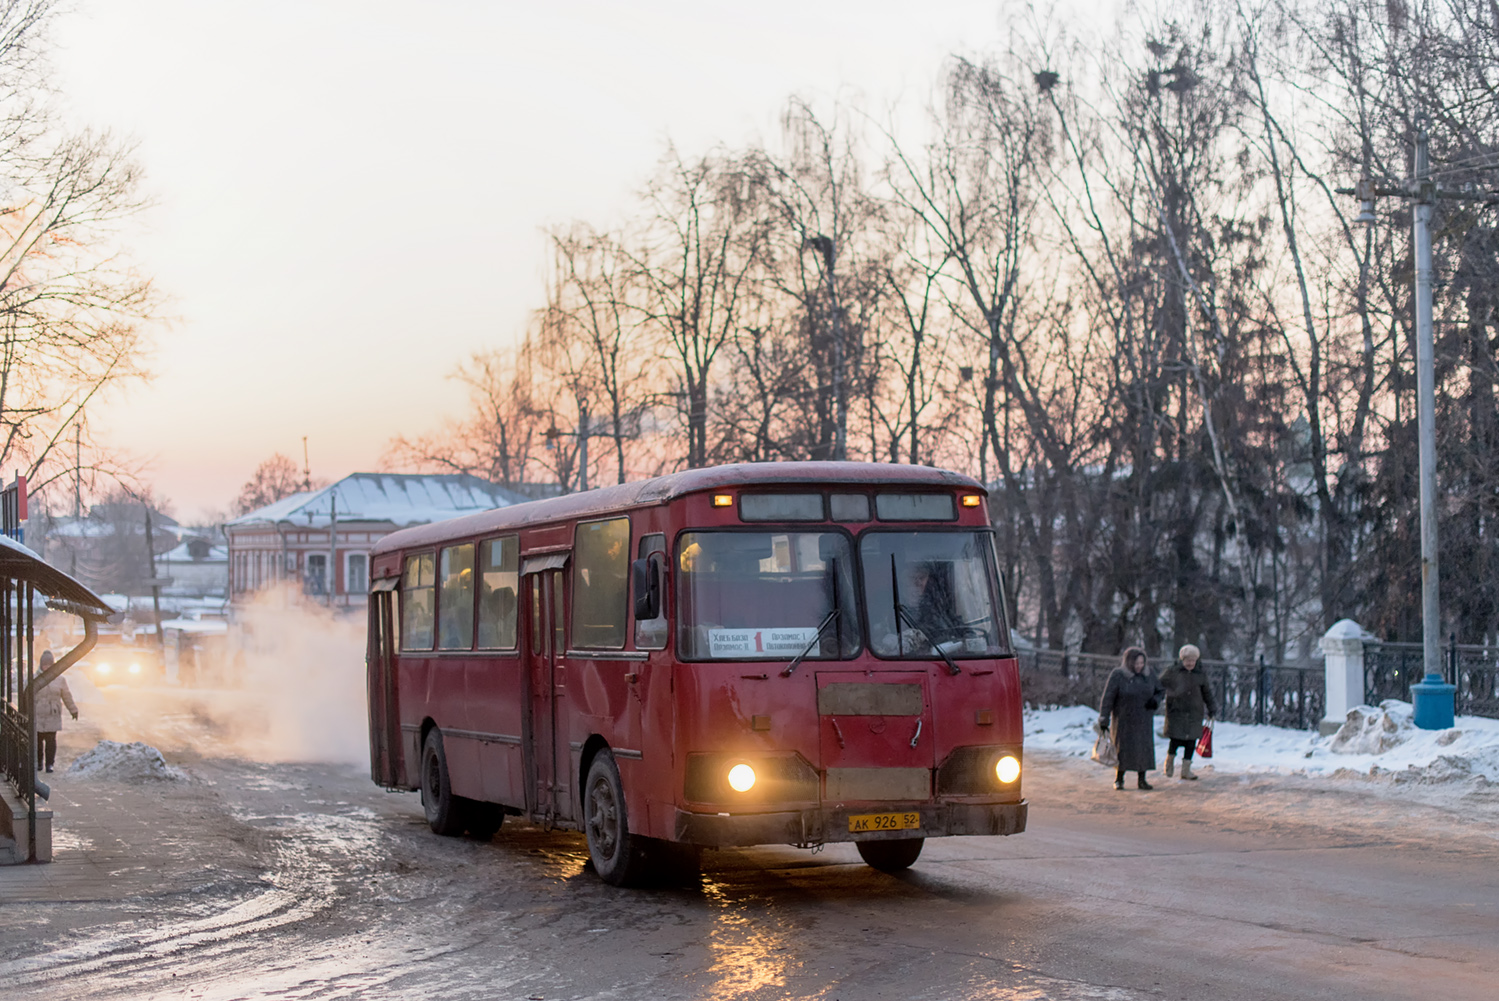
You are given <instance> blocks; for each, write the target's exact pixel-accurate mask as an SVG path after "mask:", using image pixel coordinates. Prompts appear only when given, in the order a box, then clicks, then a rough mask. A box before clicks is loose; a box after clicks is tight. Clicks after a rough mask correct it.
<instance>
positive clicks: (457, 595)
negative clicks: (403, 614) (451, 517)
mask: <svg viewBox="0 0 1499 1001" xmlns="http://www.w3.org/2000/svg"><path fill="white" fill-rule="evenodd" d="M437 648H438V649H439V650H472V649H473V648H474V546H473V543H469V544H468V545H466V546H449V547H448V548H447V549H444V550H443V551H442V583H441V584H440V585H439V586H438V589H437Z"/></svg>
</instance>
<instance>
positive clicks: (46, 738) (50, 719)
mask: <svg viewBox="0 0 1499 1001" xmlns="http://www.w3.org/2000/svg"><path fill="white" fill-rule="evenodd" d="M51 666H52V651H51V650H47V651H44V652H43V653H42V657H41V660H40V662H39V663H38V664H37V670H38V671H39V672H40V671H46V670H48V669H49V668H51ZM65 705H66V706H67V707H68V712H70V713H72V714H73V718H74V719H77V718H78V703H76V702H74V701H73V693H72V692H71V691H69V690H68V681H67V679H66V678H57V679H56V680H54V681H53V682H52V683H51V684H50V685H48V686H47V687H45V688H43V689H42V690H41V691H39V692H37V693H36V703H35V705H34V706H33V712H35V714H36V770H37V771H41V770H42V769H43V767H44V766H45V768H46V770H47V771H49V772H50V771H51V770H52V762H53V761H54V760H55V759H56V758H57V731H59V730H61V729H62V707H63V706H65Z"/></svg>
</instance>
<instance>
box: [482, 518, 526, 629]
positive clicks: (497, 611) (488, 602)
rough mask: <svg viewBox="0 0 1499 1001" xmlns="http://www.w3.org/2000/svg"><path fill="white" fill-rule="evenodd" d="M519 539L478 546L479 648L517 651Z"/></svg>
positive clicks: (510, 538)
mask: <svg viewBox="0 0 1499 1001" xmlns="http://www.w3.org/2000/svg"><path fill="white" fill-rule="evenodd" d="M519 571H520V537H519V536H515V535H508V536H506V537H505V538H503V539H487V540H485V541H484V542H481V543H479V647H480V649H484V650H514V649H515V624H516V623H515V617H516V605H517V603H518V601H519V596H520V573H519Z"/></svg>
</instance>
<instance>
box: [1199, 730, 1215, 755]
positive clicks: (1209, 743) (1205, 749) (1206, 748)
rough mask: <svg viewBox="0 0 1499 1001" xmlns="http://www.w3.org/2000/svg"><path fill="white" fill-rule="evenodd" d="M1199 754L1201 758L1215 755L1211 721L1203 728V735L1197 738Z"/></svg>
mask: <svg viewBox="0 0 1499 1001" xmlns="http://www.w3.org/2000/svg"><path fill="white" fill-rule="evenodd" d="M1197 756H1198V757H1199V758H1211V757H1212V756H1213V724H1211V723H1209V724H1207V725H1206V726H1204V727H1203V728H1202V736H1201V737H1198V738H1197Z"/></svg>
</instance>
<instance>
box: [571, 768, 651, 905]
mask: <svg viewBox="0 0 1499 1001" xmlns="http://www.w3.org/2000/svg"><path fill="white" fill-rule="evenodd" d="M583 833H584V834H585V836H586V837H587V838H588V855H589V857H590V858H592V859H593V869H594V871H595V872H597V873H598V874H599V878H600V879H602V880H603V881H604V882H606V883H608V884H609V885H610V886H634V885H636V884H638V883H639V882H640V881H641V879H642V878H643V877H644V876H645V875H646V870H647V869H648V867H649V845H648V844H647V841H646V839H645V838H641V837H639V836H637V835H634V834H631V833H630V818H629V814H628V813H627V812H626V810H625V787H624V783H622V782H621V781H620V778H619V765H617V764H615V762H614V755H613V754H611V753H609V749H608V748H607V747H606V748H604V749H603V750H601V751H599V753H598V754H597V755H595V756H594V759H593V761H592V763H590V764H589V766H588V778H587V779H586V780H585V781H584V783H583Z"/></svg>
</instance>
